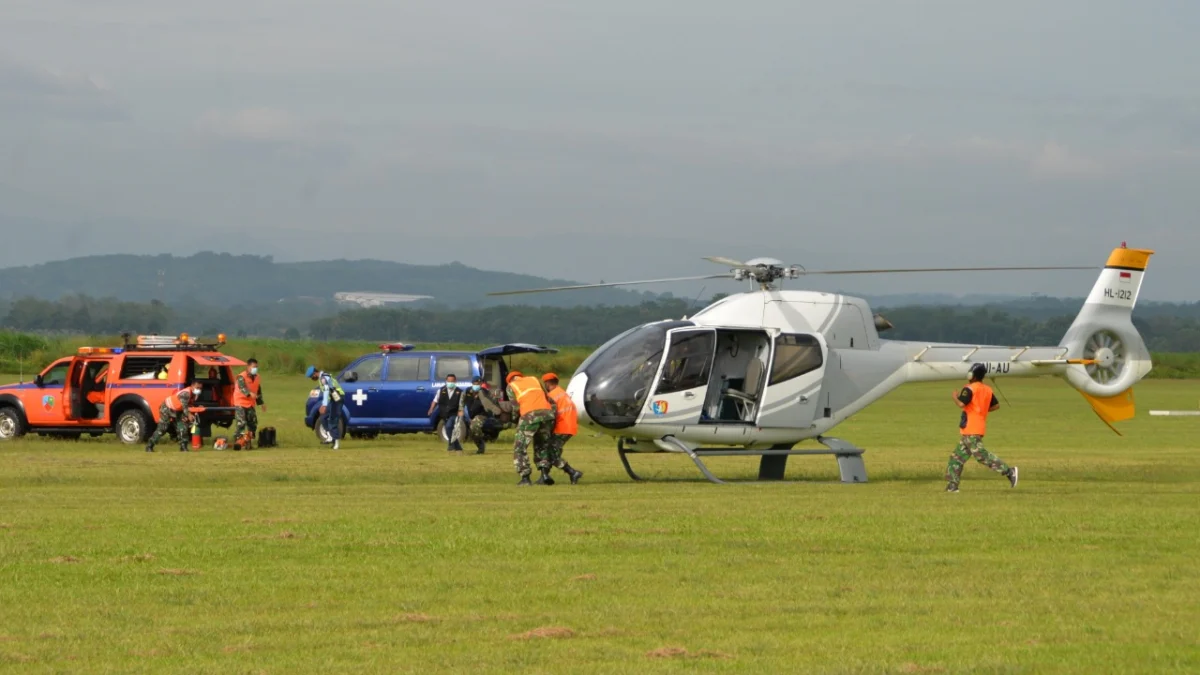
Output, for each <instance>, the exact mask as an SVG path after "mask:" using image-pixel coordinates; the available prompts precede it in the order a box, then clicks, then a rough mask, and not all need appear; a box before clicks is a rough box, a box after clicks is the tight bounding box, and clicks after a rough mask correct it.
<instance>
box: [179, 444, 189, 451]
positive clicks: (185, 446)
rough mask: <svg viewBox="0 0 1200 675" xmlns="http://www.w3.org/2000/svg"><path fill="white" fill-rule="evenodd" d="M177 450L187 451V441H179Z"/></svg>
mask: <svg viewBox="0 0 1200 675" xmlns="http://www.w3.org/2000/svg"><path fill="white" fill-rule="evenodd" d="M179 451H180V452H187V451H188V444H187V443H180V444H179Z"/></svg>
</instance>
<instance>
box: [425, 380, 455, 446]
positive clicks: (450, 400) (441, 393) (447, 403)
mask: <svg viewBox="0 0 1200 675" xmlns="http://www.w3.org/2000/svg"><path fill="white" fill-rule="evenodd" d="M434 408H437V410H438V418H439V419H440V420H441V423H442V426H443V427H444V428H445V429H446V438H448V439H449V440H448V441H447V442H446V451H447V452H460V453H461V452H462V451H463V449H462V443H460V442H459V441H458V439H456V438H454V425H455V424H457V423H458V418H460V417H462V415H463V407H462V392H461V391H459V389H458V378H457V377H455V376H454V375H453V374H450V375H447V376H446V386H444V387H442V388H441V389H439V390H438V394H437V396H436V397H435V398H434V399H433V403H431V404H429V412H428V413H426V414H427V415H432V414H433V410H434Z"/></svg>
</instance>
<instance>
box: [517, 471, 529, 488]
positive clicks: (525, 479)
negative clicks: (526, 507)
mask: <svg viewBox="0 0 1200 675" xmlns="http://www.w3.org/2000/svg"><path fill="white" fill-rule="evenodd" d="M526 485H533V482H531V481H530V480H529V475H528V474H526V475H524V476H521V482H520V483H517V487H525V486H526Z"/></svg>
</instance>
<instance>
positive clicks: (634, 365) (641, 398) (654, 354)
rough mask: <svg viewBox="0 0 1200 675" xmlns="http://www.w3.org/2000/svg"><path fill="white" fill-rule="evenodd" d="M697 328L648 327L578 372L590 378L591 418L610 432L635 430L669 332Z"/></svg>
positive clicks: (587, 400) (586, 402) (599, 354)
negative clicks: (613, 430)
mask: <svg viewBox="0 0 1200 675" xmlns="http://www.w3.org/2000/svg"><path fill="white" fill-rule="evenodd" d="M694 325H695V324H693V323H692V322H691V321H661V322H658V323H652V324H647V325H644V326H640V327H638V328H635V329H633V330H631V331H628V332H626V333H625V334H623V335H622V336H620V337H618V338H617V339H614V340H612V341H611V342H609V343H608V344H607V345H605V346H604V347H601V348H600V349H599V350H597V351H596V353H595V354H593V355H592V356H591V357H590V358H589V359H588V360H587V361H586V362H585V363H583V364H582V365H581V366H580V368H579V371H578V372H579V373H584V374H586V375H587V386H586V387H585V388H584V393H583V398H584V408H585V410H586V412H587V414H588V416H589V417H591V418H592V420H594V421H595V422H596V424H599V425H600V426H603V427H608V428H610V429H623V428H626V427H631V426H633V425H634V424H635V423H636V422H637V419H638V416H639V415H640V414H641V410H642V407H643V406H644V405H645V404H646V398H647V397H648V396H649V394H650V389H651V387H652V386H653V384H654V375H655V373H657V372H658V366H659V363H660V362H661V361H662V358H663V350H664V348H665V347H666V342H667V331H669V330H671V329H672V328H681V327H685V326H694Z"/></svg>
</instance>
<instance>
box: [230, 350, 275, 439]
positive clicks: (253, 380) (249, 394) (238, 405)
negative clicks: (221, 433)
mask: <svg viewBox="0 0 1200 675" xmlns="http://www.w3.org/2000/svg"><path fill="white" fill-rule="evenodd" d="M256 405H260V406H262V409H263V412H266V411H267V404H266V403H263V394H262V380H260V379H259V377H258V359H250V360H249V361H246V370H243V371H242V372H240V373H238V376H237V389H236V390H234V392H233V408H234V410H233V418H234V420H235V421H236V424H235V425H234V427H233V438H234V441H233V447H234V449H236V450H242V449H245V450H249V449H250V446H251V443H252V442H253V440H254V436H255V435H256V434H257V433H258V413H256V412H255V410H254V407H255V406H256ZM243 434H246V435H245V436H243Z"/></svg>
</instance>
